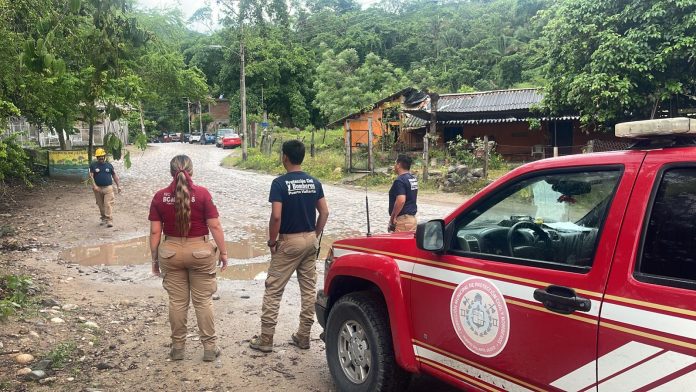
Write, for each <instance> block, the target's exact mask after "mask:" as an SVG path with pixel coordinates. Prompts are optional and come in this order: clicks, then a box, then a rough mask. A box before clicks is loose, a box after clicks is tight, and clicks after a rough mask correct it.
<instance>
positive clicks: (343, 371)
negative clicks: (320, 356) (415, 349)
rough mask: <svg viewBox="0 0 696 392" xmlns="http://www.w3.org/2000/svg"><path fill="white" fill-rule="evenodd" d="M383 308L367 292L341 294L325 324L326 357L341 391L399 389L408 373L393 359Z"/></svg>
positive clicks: (401, 388)
mask: <svg viewBox="0 0 696 392" xmlns="http://www.w3.org/2000/svg"><path fill="white" fill-rule="evenodd" d="M387 315H388V312H387V307H386V305H385V303H384V300H383V299H382V297H381V296H379V295H376V294H374V293H371V292H367V291H364V292H357V293H351V294H348V295H345V296H343V297H341V298H340V299H339V300H338V301H337V302H336V303H335V304H334V306H333V307H332V308H331V311H330V313H329V317H328V320H327V323H326V359H327V362H328V364H329V370H330V372H331V375H332V377H333V379H334V381H335V383H336V386H337V387H338V390H339V391H342V392H368V391H369V392H372V391H379V392H387V391H403V390H404V389H406V387H407V386H408V383H409V381H410V374H409V373H407V372H406V371H404V370H403V369H401V368H400V367H399V365H398V364H397V363H396V360H395V358H394V348H393V344H392V336H391V330H390V328H389V320H388V319H387Z"/></svg>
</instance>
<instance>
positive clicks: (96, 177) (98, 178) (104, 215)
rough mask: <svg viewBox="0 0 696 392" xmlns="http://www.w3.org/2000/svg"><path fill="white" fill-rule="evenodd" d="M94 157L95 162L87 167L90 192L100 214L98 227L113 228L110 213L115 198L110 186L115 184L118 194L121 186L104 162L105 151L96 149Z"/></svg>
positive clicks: (107, 163)
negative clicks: (95, 200)
mask: <svg viewBox="0 0 696 392" xmlns="http://www.w3.org/2000/svg"><path fill="white" fill-rule="evenodd" d="M94 156H95V157H97V161H96V162H92V163H90V165H89V178H90V180H92V190H93V191H94V197H95V198H96V199H97V205H98V206H99V212H100V213H101V223H99V225H106V227H113V226H114V220H113V215H112V211H113V205H114V199H115V197H114V187H113V185H112V184H113V183H116V189H118V193H121V185H120V184H119V179H118V175H116V172H115V171H114V167H113V166H112V165H111V164H110V163H109V162H107V161H106V151H104V149H103V148H97V151H96V152H95V153H94Z"/></svg>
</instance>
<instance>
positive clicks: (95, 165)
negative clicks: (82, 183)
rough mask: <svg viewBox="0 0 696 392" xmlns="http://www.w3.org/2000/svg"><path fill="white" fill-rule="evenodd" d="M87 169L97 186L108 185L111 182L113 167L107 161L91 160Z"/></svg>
mask: <svg viewBox="0 0 696 392" xmlns="http://www.w3.org/2000/svg"><path fill="white" fill-rule="evenodd" d="M89 171H90V172H91V173H92V175H93V176H94V183H95V184H97V186H109V185H111V184H112V183H113V180H112V179H111V175H112V174H114V167H113V166H111V164H110V163H109V162H104V163H99V162H92V163H90V164H89Z"/></svg>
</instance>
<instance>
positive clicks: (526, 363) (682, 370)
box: [316, 118, 696, 391]
mask: <svg viewBox="0 0 696 392" xmlns="http://www.w3.org/2000/svg"><path fill="white" fill-rule="evenodd" d="M694 134H696V119H688V118H678V119H661V120H649V121H640V122H634V123H624V124H619V125H617V126H616V135H617V136H619V137H634V138H636V137H637V138H640V139H639V140H638V142H637V144H635V145H634V147H632V148H631V149H630V150H627V151H616V152H607V153H596V154H580V155H572V156H565V157H561V158H552V159H544V160H540V161H536V162H533V163H528V164H526V165H523V166H521V167H519V168H517V169H514V170H513V171H511V172H510V173H508V174H506V175H505V176H503V177H502V178H500V179H498V180H496V181H495V182H494V183H493V184H491V185H489V186H488V187H486V188H484V189H483V190H482V191H481V192H479V193H477V194H476V195H474V196H473V197H472V198H471V199H470V200H468V201H467V202H465V203H464V204H462V205H461V206H460V207H459V208H457V209H455V210H454V212H452V213H451V214H449V215H448V216H447V217H445V218H444V219H435V220H430V221H428V222H421V223H420V224H419V225H418V228H417V230H416V233H415V236H414V233H394V234H391V235H389V234H385V235H374V236H371V237H370V236H368V237H364V238H352V239H344V240H340V241H336V242H334V244H333V246H332V248H331V251H330V252H329V256H328V257H327V259H326V262H325V272H324V274H325V278H324V287H323V290H321V291H319V293H318V294H317V303H316V311H317V319H318V320H319V323H320V324H321V325H322V326H323V327H324V329H325V334H323V338H324V340H325V341H326V357H327V361H328V365H329V370H330V373H331V375H332V377H333V379H334V381H335V383H336V386H337V389H338V390H340V391H348V390H350V391H384V390H390V391H399V390H402V389H400V388H401V387H402V386H403V385H405V384H404V383H405V382H406V381H407V379H408V376H409V374H410V373H421V372H422V373H428V374H430V375H433V376H435V377H437V378H440V379H442V380H444V381H446V382H449V383H451V384H454V385H456V386H457V387H460V388H463V389H466V390H476V391H501V390H504V391H542V390H544V391H546V390H553V391H590V390H592V391H594V390H606V391H635V390H641V391H643V390H660V391H687V390H689V391H690V390H694V388H695V385H696V373H695V369H696V367H694V364H696V333H694V331H696V262H694V255H696V241H694V238H696V203H695V202H694V201H695V200H696V139H695V138H694ZM419 213H423V211H419ZM426 213H427V212H426Z"/></svg>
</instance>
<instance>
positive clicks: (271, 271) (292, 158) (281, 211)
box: [249, 140, 329, 353]
mask: <svg viewBox="0 0 696 392" xmlns="http://www.w3.org/2000/svg"><path fill="white" fill-rule="evenodd" d="M304 156H305V146H304V144H303V143H302V142H300V141H299V140H290V141H287V142H285V143H283V166H284V167H285V170H286V171H287V173H286V174H284V175H282V176H280V177H278V178H276V179H274V180H273V183H272V184H271V192H270V196H269V197H268V201H269V202H271V203H272V206H271V218H270V220H269V222H268V235H269V240H268V247H269V248H270V249H271V264H270V266H269V268H268V277H267V278H266V291H265V293H264V295H263V306H262V309H261V335H260V336H255V337H254V338H253V339H251V341H250V343H249V346H250V347H251V348H252V349H254V350H258V351H262V352H266V353H267V352H271V351H273V334H274V333H275V327H276V323H277V319H278V309H279V307H280V300H281V298H282V297H283V291H284V290H285V285H286V284H287V283H288V281H289V280H290V277H291V276H292V274H293V272H295V271H297V281H298V283H299V285H300V294H301V310H300V325H299V328H298V329H297V332H296V333H294V334H292V336H291V338H292V344H294V345H295V346H297V347H299V348H301V349H308V348H309V332H310V330H311V328H312V324H313V323H314V302H315V300H316V299H315V295H316V292H315V286H316V280H317V274H316V258H317V249H318V243H317V242H318V241H317V237H319V235H320V234H321V232H322V231H323V230H324V225H326V220H327V219H328V217H329V207H328V206H327V204H326V199H325V198H324V190H323V188H322V186H321V183H320V182H319V180H317V179H316V178H314V177H312V176H310V175H308V174H307V173H305V172H303V171H302V166H301V165H302V161H303V160H304ZM317 211H318V212H319V216H317Z"/></svg>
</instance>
